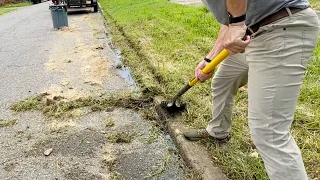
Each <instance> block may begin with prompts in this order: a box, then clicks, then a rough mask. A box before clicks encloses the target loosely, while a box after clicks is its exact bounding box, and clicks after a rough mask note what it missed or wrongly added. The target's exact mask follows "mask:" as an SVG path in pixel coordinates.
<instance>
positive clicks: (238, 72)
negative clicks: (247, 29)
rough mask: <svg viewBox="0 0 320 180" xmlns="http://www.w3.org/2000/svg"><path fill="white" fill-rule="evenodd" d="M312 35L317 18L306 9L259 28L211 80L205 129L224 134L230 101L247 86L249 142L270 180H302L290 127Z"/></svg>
mask: <svg viewBox="0 0 320 180" xmlns="http://www.w3.org/2000/svg"><path fill="white" fill-rule="evenodd" d="M318 31H319V22H318V16H317V14H316V13H315V12H314V11H313V10H312V9H311V8H308V9H305V10H302V11H300V12H298V13H295V14H293V15H292V14H290V16H288V17H286V18H283V19H281V20H278V21H276V22H274V23H272V24H269V25H266V26H263V27H261V28H260V29H259V31H258V32H257V33H255V34H254V35H253V39H252V41H251V42H250V44H249V46H248V47H247V48H246V53H245V54H236V55H233V56H230V57H229V58H227V59H226V60H225V61H223V62H222V63H221V65H220V66H219V69H218V71H217V73H216V75H215V77H214V79H213V83H212V91H213V102H212V103H213V117H212V120H211V121H210V122H209V125H208V127H207V131H208V132H209V133H210V135H212V136H214V137H218V138H223V137H225V136H227V135H228V134H229V132H230V127H231V116H232V106H233V101H234V97H235V95H236V93H237V90H238V88H239V87H241V86H243V85H245V84H247V83H248V96H249V107H248V108H249V110H248V119H249V127H250V133H251V138H252V140H253V142H254V144H255V145H256V147H257V149H258V151H259V153H260V155H261V157H262V159H263V161H264V164H265V168H266V170H267V173H268V176H269V178H270V179H271V180H306V179H308V178H307V174H306V170H305V167H304V164H303V160H302V157H301V152H300V149H299V147H298V146H297V144H296V142H295V140H294V139H293V137H292V136H291V134H290V127H291V123H292V121H293V116H294V110H295V107H296V104H297V101H298V96H299V93H300V87H301V84H302V78H303V76H304V73H305V71H306V66H307V63H308V61H309V59H310V57H311V56H312V53H313V50H314V48H315V46H316V45H317V39H318ZM255 35H258V36H256V37H255Z"/></svg>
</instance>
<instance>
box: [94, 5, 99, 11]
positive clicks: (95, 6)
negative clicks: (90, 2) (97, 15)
mask: <svg viewBox="0 0 320 180" xmlns="http://www.w3.org/2000/svg"><path fill="white" fill-rule="evenodd" d="M93 11H94V12H98V4H96V5H94V6H93Z"/></svg>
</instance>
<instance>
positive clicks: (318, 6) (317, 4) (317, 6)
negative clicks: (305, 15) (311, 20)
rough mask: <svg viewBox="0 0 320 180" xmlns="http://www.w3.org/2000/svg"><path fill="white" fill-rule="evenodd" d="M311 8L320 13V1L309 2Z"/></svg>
mask: <svg viewBox="0 0 320 180" xmlns="http://www.w3.org/2000/svg"><path fill="white" fill-rule="evenodd" d="M309 2H310V4H311V7H312V8H314V9H316V10H318V11H320V1H319V0H309Z"/></svg>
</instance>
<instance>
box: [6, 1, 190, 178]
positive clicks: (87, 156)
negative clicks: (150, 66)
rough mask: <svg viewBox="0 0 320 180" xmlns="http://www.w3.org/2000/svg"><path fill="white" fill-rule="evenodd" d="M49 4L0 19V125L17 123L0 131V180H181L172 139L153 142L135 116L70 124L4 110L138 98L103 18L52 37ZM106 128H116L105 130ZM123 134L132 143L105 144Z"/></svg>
mask: <svg viewBox="0 0 320 180" xmlns="http://www.w3.org/2000/svg"><path fill="white" fill-rule="evenodd" d="M49 4H50V2H46V3H41V4H37V5H33V6H30V7H25V8H22V9H20V10H18V11H15V12H10V13H8V14H5V15H2V16H0V62H1V63H0V69H1V71H0V79H1V80H0V87H1V88H0V121H1V122H2V121H6V120H10V119H12V118H14V119H17V121H16V124H13V125H9V126H6V127H2V126H0V137H1V138H0V179H14V180H16V179H19V180H20V179H22V180H27V179H32V180H33V179H39V180H48V179H59V180H69V179H77V180H81V179H83V180H84V179H86V180H87V179H90V180H91V179H92V180H93V179H99V180H100V179H112V178H111V177H112V176H115V175H117V176H122V177H123V178H124V179H137V180H138V179H139V180H140V179H145V177H148V178H146V179H181V176H182V175H183V174H184V173H183V172H184V171H183V169H182V167H184V166H183V164H182V162H181V160H180V159H179V156H178V155H177V152H176V149H175V147H174V146H173V145H172V142H171V140H170V138H168V136H165V135H163V134H158V135H157V136H155V129H154V126H153V124H152V123H151V122H150V121H146V120H144V119H143V118H141V115H140V114H139V113H138V112H135V111H133V110H130V109H122V108H120V109H114V110H113V111H109V112H105V111H102V112H90V110H88V109H79V110H78V111H76V112H77V113H78V115H76V117H75V118H64V119H59V118H56V119H54V118H53V119H52V118H51V119H50V118H49V119H48V118H46V117H45V116H44V115H43V114H41V113H40V112H23V113H16V112H12V111H10V110H9V107H10V105H11V104H13V103H15V102H18V101H20V100H23V99H25V98H27V97H30V96H32V95H36V94H39V93H42V92H47V93H49V94H51V95H50V96H49V97H48V98H52V97H54V96H62V97H64V98H66V100H72V99H77V98H81V97H87V96H100V95H104V94H112V93H118V92H132V91H134V92H136V91H138V90H139V89H138V88H137V87H136V85H135V83H134V81H133V80H132V78H131V76H130V74H129V73H128V70H127V69H126V68H124V67H123V66H119V64H120V65H121V62H120V61H119V57H118V55H117V54H116V53H115V51H114V50H113V49H112V48H111V47H110V45H109V44H110V40H109V38H108V37H107V36H106V32H105V31H106V29H105V27H104V24H103V22H104V21H103V18H102V16H101V15H100V13H92V12H88V11H86V12H83V11H82V12H80V13H71V14H69V15H68V20H69V27H68V28H64V29H61V30H54V29H53V26H52V20H51V14H50V11H49ZM119 67H120V68H119ZM106 120H111V121H113V122H114V124H115V125H114V126H113V127H107V125H106ZM127 131H131V132H132V131H133V132H134V133H135V134H138V135H137V136H135V137H134V138H133V140H132V142H131V143H128V144H125V143H111V142H108V141H107V138H106V137H107V136H108V135H110V134H111V133H123V132H127ZM150 138H152V139H153V141H151V142H147V139H150ZM51 148H52V149H53V151H52V153H51V154H50V155H49V156H44V151H45V150H48V149H51ZM108 163H112V166H113V167H112V169H110V167H108ZM109 165H110V164H109Z"/></svg>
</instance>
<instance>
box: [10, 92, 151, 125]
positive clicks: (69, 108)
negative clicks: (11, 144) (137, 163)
mask: <svg viewBox="0 0 320 180" xmlns="http://www.w3.org/2000/svg"><path fill="white" fill-rule="evenodd" d="M48 95H49V94H48V93H43V94H39V95H36V96H31V97H28V98H26V99H24V100H22V101H20V102H17V103H14V104H13V105H11V106H10V109H11V110H12V111H15V112H25V111H41V112H42V113H43V114H44V115H45V116H46V117H49V118H50V117H51V118H70V117H73V115H74V113H72V112H74V111H75V110H77V109H79V108H84V107H87V108H89V109H90V110H91V112H95V111H101V110H107V111H110V110H113V108H115V107H122V108H129V109H135V110H140V109H144V108H147V107H151V106H152V103H153V99H151V98H144V97H140V98H134V97H132V96H131V95H130V94H116V95H112V96H109V97H104V98H93V97H85V98H79V99H76V100H72V101H67V100H66V99H65V98H63V97H61V96H55V97H53V99H49V98H47V96H48ZM109 126H112V122H109Z"/></svg>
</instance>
